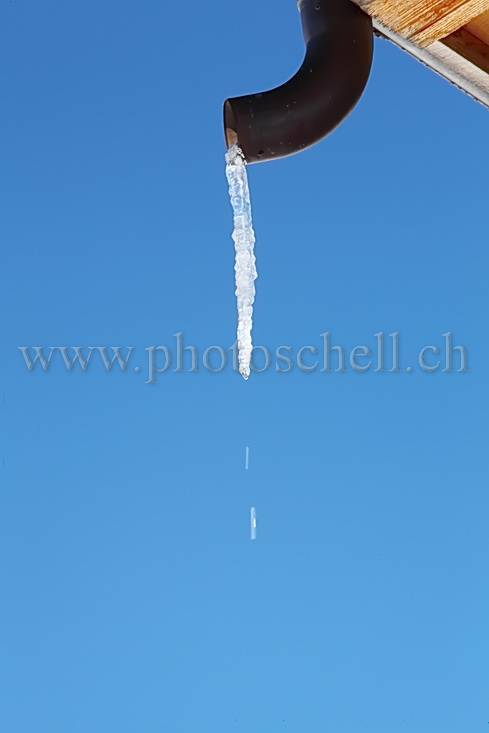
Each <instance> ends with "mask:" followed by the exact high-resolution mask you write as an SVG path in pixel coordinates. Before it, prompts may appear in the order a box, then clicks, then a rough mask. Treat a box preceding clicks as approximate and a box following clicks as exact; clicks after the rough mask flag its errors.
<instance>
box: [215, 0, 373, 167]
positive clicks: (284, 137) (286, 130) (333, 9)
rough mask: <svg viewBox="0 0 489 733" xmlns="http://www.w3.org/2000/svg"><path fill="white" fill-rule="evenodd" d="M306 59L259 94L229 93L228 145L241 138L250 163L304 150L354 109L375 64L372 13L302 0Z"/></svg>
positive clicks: (339, 0)
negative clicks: (284, 79)
mask: <svg viewBox="0 0 489 733" xmlns="http://www.w3.org/2000/svg"><path fill="white" fill-rule="evenodd" d="M298 6H299V11H300V14H301V22H302V30H303V34H304V40H305V42H306V55H305V58H304V62H303V64H302V66H301V68H300V69H299V71H298V72H297V73H296V74H295V76H293V77H292V79H290V81H288V82H286V83H285V84H282V86H280V87H277V88H276V89H272V90H270V91H268V92H263V93H261V94H250V95H247V96H244V97H234V98H233V99H227V100H226V101H225V103H224V128H225V135H226V143H227V145H228V147H229V146H230V145H232V144H233V143H235V142H237V143H238V145H239V147H240V148H241V150H242V151H243V154H244V157H245V159H246V162H247V163H257V162H260V161H264V160H271V159H273V158H283V157H285V156H286V155H293V154H294V153H297V152H299V151H300V150H304V148H308V147H310V146H311V145H314V144H315V143H317V142H319V140H321V139H322V138H323V137H325V136H326V135H328V134H329V133H330V132H332V131H333V130H334V129H335V128H336V127H337V126H338V125H339V124H340V122H342V121H343V120H344V119H345V117H346V116H347V115H348V114H349V113H350V112H351V110H352V109H353V107H354V106H355V104H356V103H357V102H358V100H359V99H360V97H361V95H362V92H363V90H364V88H365V85H366V83H367V80H368V77H369V73H370V67H371V64H372V51H373V32H372V21H371V19H370V17H369V16H368V15H367V14H366V13H364V12H363V11H362V10H360V8H359V7H358V6H357V5H355V4H354V3H353V2H351V0H299V2H298Z"/></svg>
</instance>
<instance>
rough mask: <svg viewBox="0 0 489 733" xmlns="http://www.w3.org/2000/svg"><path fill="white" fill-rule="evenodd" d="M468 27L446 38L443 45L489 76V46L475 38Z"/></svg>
mask: <svg viewBox="0 0 489 733" xmlns="http://www.w3.org/2000/svg"><path fill="white" fill-rule="evenodd" d="M469 25H470V24H469ZM468 27H469V26H465V27H464V28H459V30H458V31H455V33H451V34H450V35H449V36H447V37H446V38H444V39H443V41H442V43H444V44H445V45H446V46H448V48H451V49H452V51H456V52H457V53H458V54H459V55H460V56H463V57H464V59H467V61H470V62H471V63H473V64H475V65H476V66H478V67H479V69H482V71H485V72H486V74H489V46H487V45H486V44H485V43H484V41H481V39H480V38H477V36H474V35H473V34H472V33H471V32H470V31H469V30H468Z"/></svg>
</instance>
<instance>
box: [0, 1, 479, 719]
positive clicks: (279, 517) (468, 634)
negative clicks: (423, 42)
mask: <svg viewBox="0 0 489 733" xmlns="http://www.w3.org/2000/svg"><path fill="white" fill-rule="evenodd" d="M1 29H2V30H1V43H0V54H1V67H2V69H3V78H2V83H1V94H0V100H1V102H0V103H1V108H2V112H1V116H2V123H3V124H2V127H3V133H2V139H1V151H0V155H1V157H0V161H1V171H2V199H3V207H2V209H3V215H2V224H1V236H2V242H3V247H2V262H1V270H0V298H1V312H2V314H3V317H2V326H1V353H0V370H1V375H0V378H1V397H2V400H1V411H2V412H1V415H2V420H1V429H2V435H1V453H0V458H1V459H2V462H3V463H2V467H1V491H0V551H1V577H2V580H1V588H2V591H1V598H2V603H1V637H2V638H1V649H2V651H1V659H2V662H1V669H2V680H1V689H2V698H3V702H2V706H1V711H0V727H1V729H2V730H3V731H5V733H87V732H88V731H90V733H108V732H109V731H117V733H156V732H158V733H160V732H165V733H166V732H168V733H194V732H196V731H199V732H204V731H205V732H207V731H209V732H212V733H229V732H230V731H236V732H237V733H238V732H239V731H250V730H253V731H254V732H255V733H270V732H274V731H284V732H285V731H293V732H294V733H299V732H301V733H302V732H303V731H307V733H320V732H321V733H322V732H323V731H334V733H353V732H354V731H362V732H365V733H397V731H400V732H401V731H402V732H404V731H406V732H410V733H434V732H435V731H443V732H444V733H461V731H463V732H464V733H472V732H476V731H485V730H487V721H488V720H489V709H488V698H487V655H488V651H489V648H488V647H489V643H488V642H489V638H488V631H487V618H488V602H489V594H488V587H487V573H488V563H487V557H488V551H489V540H488V533H487V520H488V509H489V505H488V498H487V494H488V487H487V480H488V470H487V413H488V390H487V383H488V370H489V349H488V336H487V277H488V276H487V272H488V266H489V261H488V254H487V244H488V236H487V129H488V128H487V123H488V117H487V111H486V110H484V109H483V108H482V107H481V106H479V105H478V104H476V103H475V102H474V101H472V100H471V99H469V98H468V97H466V96H464V95H463V94H462V93H461V92H459V91H458V90H456V89H455V88H452V87H451V86H450V85H449V84H448V83H447V82H444V81H443V80H441V79H440V78H438V77H437V76H436V75H435V74H434V73H433V72H431V71H429V70H427V69H426V68H424V67H423V66H421V65H420V64H418V63H417V62H416V61H414V60H413V59H411V58H409V57H408V56H407V55H405V54H403V53H402V52H401V51H399V50H398V49H396V48H395V47H394V46H392V45H390V44H388V43H387V42H385V41H376V44H375V61H374V65H373V70H372V75H371V79H370V81H369V84H368V87H367V90H366V92H365V95H364V96H363V98H362V100H361V101H360V103H359V105H358V107H357V109H356V110H355V111H354V113H353V114H352V115H351V117H349V118H348V120H347V121H346V122H345V123H344V124H343V125H342V126H341V127H340V128H339V129H338V130H337V131H336V132H335V133H334V134H333V135H332V136H331V137H330V138H328V139H327V140H326V141H324V142H323V143H321V144H320V145H318V146H316V147H315V148H313V149H310V150H308V151H306V152H304V153H302V154H301V155H298V156H294V157H292V158H288V159H284V160H280V161H276V162H273V163H269V164H266V165H256V166H252V167H250V169H249V176H250V187H251V195H252V201H253V214H254V222H255V227H256V234H257V245H256V253H257V264H258V270H259V279H258V280H257V298H256V304H255V305H256V307H255V328H254V340H255V343H257V344H264V345H267V346H268V347H269V348H272V349H274V348H275V347H276V346H277V345H280V344H291V345H293V346H294V348H295V349H296V350H297V348H299V347H300V346H302V345H305V344H316V345H319V344H320V334H321V333H322V332H325V331H330V332H331V334H332V339H333V342H334V343H336V344H342V345H344V347H345V348H348V349H350V348H352V347H353V346H355V345H357V344H369V345H372V344H373V343H374V339H373V334H374V333H376V332H378V331H384V332H385V333H386V334H388V333H391V332H393V331H399V333H400V340H401V360H402V365H403V372H402V373H398V374H392V373H383V374H382V373H373V372H371V371H370V372H368V373H366V374H355V373H353V372H352V371H351V370H350V371H348V372H347V373H345V374H336V373H331V374H325V373H319V372H315V373H313V374H303V373H300V372H299V371H297V369H295V370H294V371H293V372H292V373H290V374H276V373H274V372H273V371H272V370H270V371H269V372H267V373H265V374H253V375H252V377H251V378H250V380H249V381H248V382H247V383H246V382H244V381H243V380H242V379H241V377H240V376H239V375H237V374H234V373H233V372H232V371H231V370H229V369H228V370H227V371H225V372H224V373H222V374H216V375H214V374H208V373H205V372H201V373H199V374H188V373H181V374H175V373H173V372H171V371H168V372H167V373H165V374H164V375H161V376H160V378H159V383H158V384H157V385H153V386H152V385H146V384H145V378H146V375H145V370H144V367H145V363H146V358H147V354H146V352H145V351H144V349H145V347H147V346H150V345H159V344H167V345H170V346H171V345H172V344H174V339H173V336H172V334H173V333H175V332H177V331H183V332H184V335H185V340H186V343H192V344H194V345H196V346H197V347H199V349H200V350H201V352H202V350H203V349H205V348H206V347H207V346H209V345H212V344H220V345H222V346H223V347H225V348H228V347H229V346H230V345H231V344H232V343H233V341H234V338H235V327H236V313H235V299H234V281H233V278H234V272H233V244H232V241H231V239H230V233H231V210H230V206H229V200H228V197H227V190H226V182H225V177H224V170H223V155H224V140H223V130H222V121H221V106H222V102H223V100H224V98H225V97H227V96H236V95H239V94H245V93H249V92H256V91H260V90H263V89H266V88H269V87H271V86H274V85H276V84H278V83H281V82H282V81H284V80H285V79H286V78H288V77H289V76H290V75H291V74H292V73H293V72H294V71H295V70H296V68H297V67H298V65H299V64H300V61H301V59H302V55H303V43H302V38H301V29H300V23H299V18H298V16H297V13H296V11H295V3H294V2H293V1H292V0H290V2H288V3H283V2H282V1H281V0H269V1H268V2H267V3H263V2H260V0H247V2H246V3H244V2H236V1H235V0H227V1H226V2H224V1H223V0H214V2H196V1H195V0H190V1H189V2H186V3H168V4H166V3H165V4H164V3H161V2H156V0H142V1H141V2H138V3H136V2H129V1H128V0H117V2H116V1H115V0H97V2H95V0H85V1H84V2H77V3H75V2H65V1H64V2H61V1H54V0H51V1H47V2H42V3H35V2H32V0H13V1H12V2H10V3H8V4H7V3H4V4H3V7H2V12H1ZM446 331H452V332H453V334H454V340H455V343H457V344H462V345H464V346H465V348H466V349H467V353H468V356H469V368H470V372H469V373H467V374H460V373H456V372H455V373H451V374H448V373H435V374H425V373H422V372H421V371H420V370H419V369H417V370H415V371H414V372H413V373H411V374H409V373H407V372H406V371H405V367H406V366H407V365H409V364H410V363H414V364H415V361H414V360H415V355H416V353H417V351H418V349H419V348H420V347H421V346H424V345H426V344H437V345H438V346H442V344H443V339H442V336H441V334H443V333H444V332H446ZM112 344H117V345H124V346H128V345H132V346H135V353H134V358H133V361H132V362H131V364H132V365H134V366H135V365H137V364H140V365H141V366H142V367H143V370H142V371H141V372H140V373H137V372H135V371H134V369H133V366H131V368H130V369H128V371H127V372H126V373H124V374H121V373H120V372H119V371H118V370H115V371H114V372H113V373H111V374H107V373H105V371H104V370H103V368H102V367H101V366H100V365H98V364H97V365H96V364H93V365H92V366H91V367H90V369H89V370H88V371H87V373H85V374H84V373H83V372H82V371H81V370H80V368H79V367H75V368H74V370H73V372H72V373H70V374H68V373H67V372H66V370H65V369H64V367H63V365H62V364H61V363H60V360H58V363H57V365H53V368H52V369H51V370H50V371H49V372H48V373H47V374H45V373H43V372H42V371H40V370H39V369H35V370H34V371H33V372H32V373H29V372H28V371H27V369H26V367H25V365H24V362H23V359H22V356H21V354H20V352H19V351H18V348H17V347H18V346H21V345H46V346H50V345H84V346H89V345H112ZM138 360H139V361H138ZM246 445H249V446H250V468H249V471H247V472H246V471H245V470H244V459H245V446H246ZM251 505H254V506H256V508H257V515H258V539H257V541H256V542H254V543H251V542H250V541H249V508H250V506H251Z"/></svg>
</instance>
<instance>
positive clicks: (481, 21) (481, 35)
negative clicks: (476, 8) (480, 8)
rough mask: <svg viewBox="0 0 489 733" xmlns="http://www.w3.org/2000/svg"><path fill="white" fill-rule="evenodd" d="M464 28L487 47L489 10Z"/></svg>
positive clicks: (488, 43)
mask: <svg viewBox="0 0 489 733" xmlns="http://www.w3.org/2000/svg"><path fill="white" fill-rule="evenodd" d="M465 27H466V28H467V30H468V31H469V33H472V35H473V36H475V37H476V38H478V39H479V40H480V41H482V42H483V43H486V44H487V45H488V46H489V10H488V11H487V12H486V13H482V15H478V16H477V18H474V20H471V21H470V23H467V25H466V26H465Z"/></svg>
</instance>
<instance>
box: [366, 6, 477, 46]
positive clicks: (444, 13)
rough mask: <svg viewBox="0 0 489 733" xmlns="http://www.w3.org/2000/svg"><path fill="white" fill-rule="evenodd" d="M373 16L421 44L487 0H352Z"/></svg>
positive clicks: (469, 15) (473, 12)
mask: <svg viewBox="0 0 489 733" xmlns="http://www.w3.org/2000/svg"><path fill="white" fill-rule="evenodd" d="M356 2H357V4H358V5H360V7H361V8H362V9H363V10H365V12H367V13H368V14H369V15H371V16H372V17H373V18H376V19H377V20H379V21H380V22H381V23H382V24H383V25H384V26H387V27H388V28H390V29H391V30H392V31H394V32H395V33H398V34H399V35H401V36H403V38H406V39H408V40H410V41H412V42H413V43H415V44H417V45H418V46H420V47H422V48H424V47H426V46H429V45H430V44H431V43H434V42H435V41H439V40H441V39H442V38H445V37H446V36H448V35H450V34H451V33H454V32H455V31H457V30H458V29H459V28H461V27H462V26H465V25H466V24H467V23H470V21H472V20H473V19H474V18H476V17H477V16H480V15H482V13H485V12H486V11H489V0H356Z"/></svg>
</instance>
